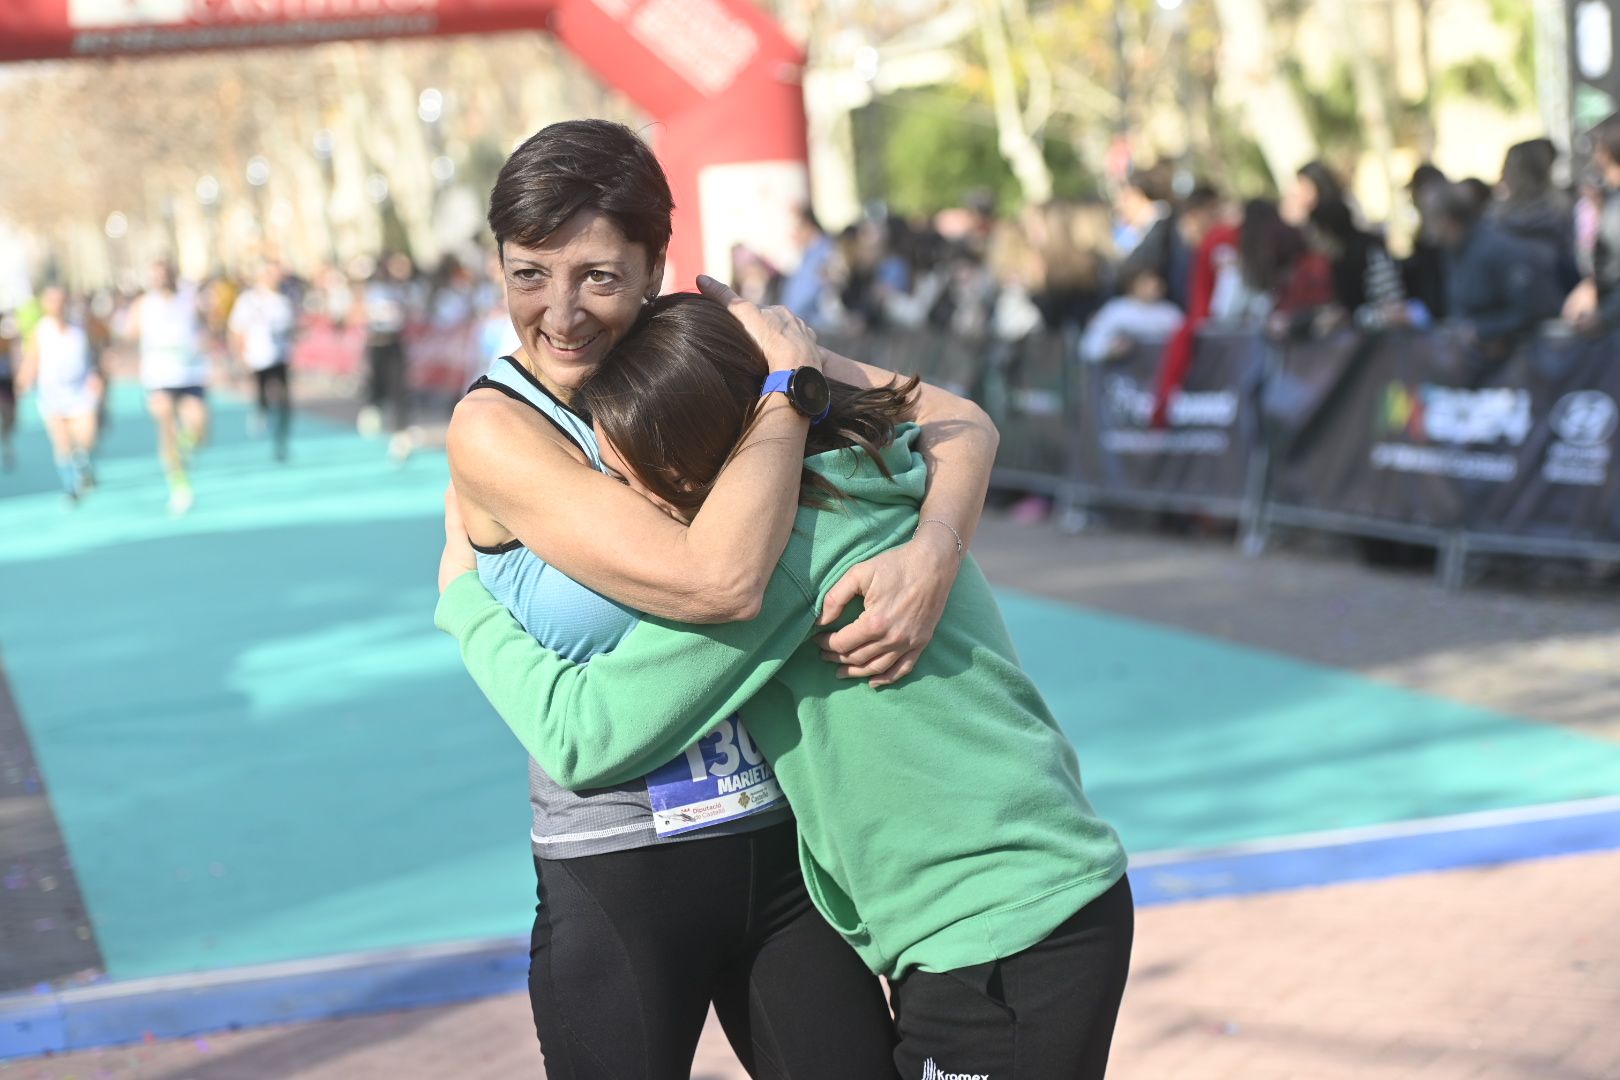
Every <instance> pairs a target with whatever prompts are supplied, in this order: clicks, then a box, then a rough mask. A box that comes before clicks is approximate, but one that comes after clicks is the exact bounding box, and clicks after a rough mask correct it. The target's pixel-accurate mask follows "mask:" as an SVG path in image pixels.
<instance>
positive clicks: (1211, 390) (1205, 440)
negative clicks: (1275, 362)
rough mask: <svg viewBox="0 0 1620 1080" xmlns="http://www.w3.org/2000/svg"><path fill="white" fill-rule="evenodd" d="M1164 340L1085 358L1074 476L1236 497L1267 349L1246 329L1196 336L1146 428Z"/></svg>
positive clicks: (1141, 488)
mask: <svg viewBox="0 0 1620 1080" xmlns="http://www.w3.org/2000/svg"><path fill="white" fill-rule="evenodd" d="M1163 352H1164V349H1163V346H1162V345H1156V344H1144V345H1141V346H1139V347H1137V348H1136V349H1133V350H1132V351H1131V352H1129V353H1127V354H1126V355H1125V356H1124V357H1123V358H1121V359H1118V360H1109V361H1107V362H1104V363H1100V364H1086V365H1084V371H1083V374H1082V376H1081V378H1082V389H1081V408H1080V413H1081V416H1080V424H1079V428H1078V430H1077V432H1076V450H1075V476H1076V478H1077V479H1078V480H1079V481H1080V483H1081V484H1083V485H1084V486H1085V487H1087V488H1090V489H1092V490H1094V491H1098V492H1103V493H1106V492H1119V493H1130V494H1138V495H1140V494H1160V495H1175V496H1183V497H1197V498H1217V499H1223V500H1225V499H1230V500H1241V499H1242V498H1243V497H1244V495H1245V493H1246V491H1247V487H1248V482H1249V464H1250V460H1251V457H1252V455H1253V454H1254V451H1255V449H1256V445H1257V440H1258V434H1259V423H1258V419H1259V418H1258V409H1257V396H1258V394H1257V391H1258V388H1259V385H1260V378H1261V376H1262V374H1263V371H1264V366H1265V354H1264V350H1263V347H1262V345H1261V343H1260V341H1259V340H1258V339H1257V338H1256V337H1254V336H1253V335H1250V334H1242V335H1227V334H1211V335H1203V336H1200V337H1199V339H1198V344H1197V348H1196V350H1195V352H1194V358H1193V363H1192V367H1191V369H1190V370H1189V372H1188V375H1187V379H1186V382H1185V383H1184V384H1183V386H1182V388H1181V390H1180V391H1179V392H1177V393H1175V394H1174V395H1172V397H1171V398H1170V401H1169V405H1168V409H1167V414H1168V423H1167V424H1166V425H1165V426H1164V427H1154V426H1153V424H1152V417H1153V402H1154V386H1155V381H1156V379H1157V376H1158V371H1159V359H1160V357H1161V356H1162V355H1163Z"/></svg>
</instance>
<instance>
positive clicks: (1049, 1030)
mask: <svg viewBox="0 0 1620 1080" xmlns="http://www.w3.org/2000/svg"><path fill="white" fill-rule="evenodd" d="M1135 925H1136V914H1135V909H1134V907H1133V905H1132V903H1131V887H1130V884H1129V882H1128V881H1126V880H1125V879H1124V878H1121V879H1120V881H1119V883H1118V884H1117V885H1115V886H1114V887H1113V888H1112V889H1109V890H1108V891H1107V892H1105V893H1103V894H1102V895H1101V896H1099V897H1097V899H1095V900H1093V901H1092V902H1091V903H1089V904H1087V905H1086V906H1085V907H1083V908H1081V909H1080V910H1079V911H1078V912H1076V913H1075V914H1074V915H1072V916H1070V918H1069V919H1068V920H1067V921H1066V922H1064V923H1063V924H1062V925H1061V926H1059V927H1058V928H1057V929H1056V930H1054V931H1052V933H1050V934H1049V935H1047V937H1046V938H1045V940H1043V941H1041V942H1038V943H1037V944H1035V945H1032V946H1030V947H1029V948H1027V949H1025V950H1024V951H1023V952H1021V953H1017V954H1015V955H1013V956H1009V957H1006V958H1005V959H1002V960H996V961H992V962H991V963H988V964H975V965H973V966H972V967H966V968H957V969H956V970H955V971H946V972H938V973H935V972H928V971H913V972H911V973H910V974H908V975H907V976H906V977H905V978H904V979H902V980H900V982H898V983H896V984H895V987H894V1005H895V1023H896V1025H897V1026H898V1028H899V1032H900V1045H899V1047H898V1048H897V1049H896V1050H895V1055H894V1057H895V1064H896V1065H898V1066H899V1068H900V1075H901V1076H902V1077H903V1078H904V1080H943V1078H945V1077H953V1078H954V1077H960V1078H961V1080H974V1078H982V1080H1100V1078H1101V1077H1102V1076H1103V1074H1104V1073H1105V1072H1106V1071H1107V1069H1108V1048H1109V1044H1110V1043H1111V1042H1112V1041H1113V1037H1114V1021H1115V1019H1116V1018H1117V1017H1118V1016H1119V1002H1120V998H1121V997H1122V996H1123V995H1124V993H1125V975H1126V971H1127V970H1128V969H1129V967H1130V963H1131V939H1132V937H1133V935H1134V931H1135Z"/></svg>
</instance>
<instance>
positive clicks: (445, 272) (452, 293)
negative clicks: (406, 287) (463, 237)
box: [428, 255, 476, 329]
mask: <svg viewBox="0 0 1620 1080" xmlns="http://www.w3.org/2000/svg"><path fill="white" fill-rule="evenodd" d="M473 292H474V289H473V276H472V272H471V271H470V270H468V269H467V267H466V266H465V265H463V264H462V262H461V260H460V259H458V258H456V257H455V256H454V255H446V256H445V257H444V258H442V259H440V260H439V268H438V270H437V271H436V272H435V273H434V275H433V285H432V295H431V297H430V299H429V300H428V322H429V323H431V324H432V325H433V326H435V327H438V328H440V329H443V328H447V327H452V326H460V325H461V324H463V323H465V322H467V321H468V320H469V319H471V318H472V317H473V313H474V311H475V310H476V304H475V300H476V298H475V297H474V295H473Z"/></svg>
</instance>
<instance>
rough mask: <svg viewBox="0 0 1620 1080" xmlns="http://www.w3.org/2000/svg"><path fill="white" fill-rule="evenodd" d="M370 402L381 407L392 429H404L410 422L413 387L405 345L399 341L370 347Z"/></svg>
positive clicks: (367, 354)
mask: <svg viewBox="0 0 1620 1080" xmlns="http://www.w3.org/2000/svg"><path fill="white" fill-rule="evenodd" d="M366 365H367V369H368V376H369V378H368V381H367V384H366V404H368V405H370V406H372V407H373V408H375V409H377V410H379V411H380V412H381V413H382V414H383V415H382V420H383V423H384V424H385V425H386V427H387V429H388V430H389V431H404V430H405V427H406V425H407V424H408V423H409V422H410V407H411V396H410V395H411V388H410V386H409V384H408V383H407V382H406V381H405V380H406V371H405V346H404V345H402V344H400V343H399V342H397V341H382V342H373V343H372V344H370V345H367V346H366Z"/></svg>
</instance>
